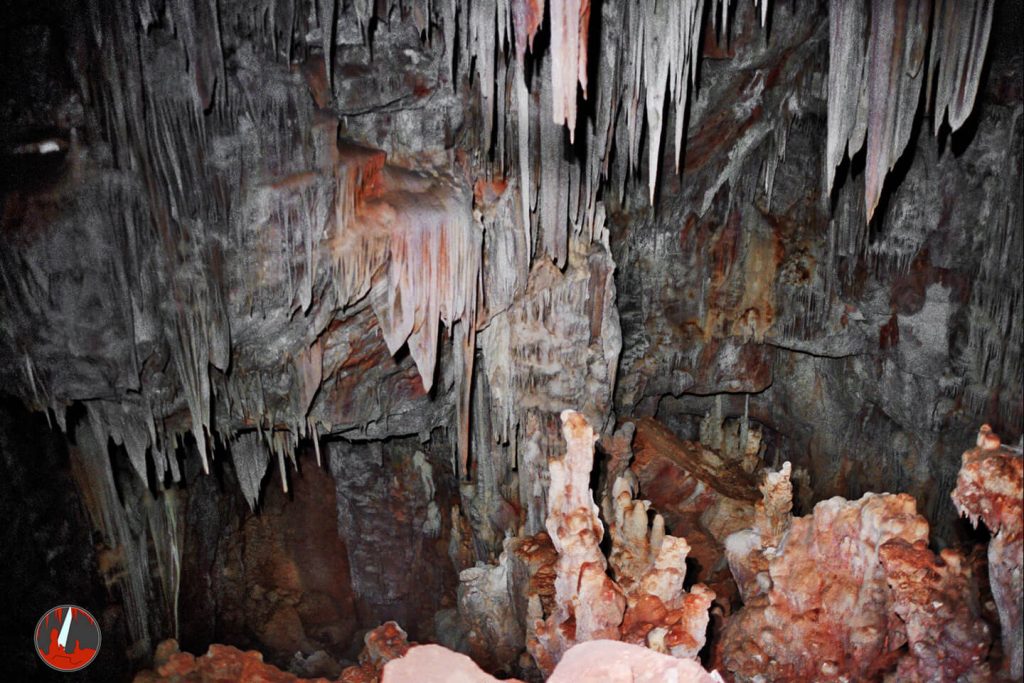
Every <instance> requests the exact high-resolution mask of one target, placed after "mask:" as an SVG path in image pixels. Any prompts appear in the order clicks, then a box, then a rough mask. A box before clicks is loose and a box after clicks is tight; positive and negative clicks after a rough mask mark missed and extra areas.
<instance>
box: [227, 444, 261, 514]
mask: <svg viewBox="0 0 1024 683" xmlns="http://www.w3.org/2000/svg"><path fill="white" fill-rule="evenodd" d="M228 448H229V449H230V451H231V460H232V462H233V463H234V465H235V475H236V476H237V477H238V484H239V486H240V487H241V489H242V495H243V496H245V501H246V502H247V503H249V507H250V508H252V509H253V510H254V511H255V509H256V504H257V503H258V502H259V498H260V483H261V482H262V481H263V475H264V474H265V473H266V471H267V465H268V464H269V462H270V453H269V452H268V450H267V446H266V444H265V443H264V442H263V440H262V439H261V438H260V435H259V433H258V432H256V431H250V432H243V433H241V434H239V435H238V436H236V437H235V438H234V439H233V440H232V441H231V442H230V444H229V446H228Z"/></svg>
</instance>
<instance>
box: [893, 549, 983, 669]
mask: <svg viewBox="0 0 1024 683" xmlns="http://www.w3.org/2000/svg"><path fill="white" fill-rule="evenodd" d="M879 560H880V561H881V563H882V566H883V567H885V580H886V582H887V583H888V584H889V587H890V588H891V589H892V599H893V610H894V611H895V612H896V614H897V615H898V616H899V617H900V619H901V620H902V621H903V627H904V629H905V630H906V634H907V645H908V646H909V647H908V654H906V655H905V656H903V657H901V658H900V660H899V664H898V665H897V669H896V672H895V676H896V680H899V681H986V680H990V679H991V672H990V671H989V667H988V663H987V662H986V661H985V659H986V657H987V656H988V651H989V647H990V646H991V644H992V636H991V633H990V631H989V627H988V624H986V623H985V620H984V619H983V618H982V614H981V606H980V604H979V602H978V595H977V593H978V589H977V585H976V584H975V581H976V578H975V577H974V576H973V574H972V572H971V567H970V565H969V563H968V562H967V561H966V559H965V558H964V557H963V556H962V555H960V554H959V553H958V552H956V551H955V550H952V549H949V548H947V549H945V550H943V551H942V554H941V559H939V558H936V557H935V555H934V553H932V551H931V550H929V549H928V545H927V544H926V543H925V542H924V541H917V542H916V543H914V544H913V545H911V544H909V543H907V542H906V541H904V540H901V539H894V540H891V541H886V542H885V543H884V544H882V546H881V548H879Z"/></svg>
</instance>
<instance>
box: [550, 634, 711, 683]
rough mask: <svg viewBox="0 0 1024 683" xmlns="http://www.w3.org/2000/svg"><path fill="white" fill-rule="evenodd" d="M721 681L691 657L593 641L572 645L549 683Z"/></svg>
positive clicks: (605, 641)
mask: <svg viewBox="0 0 1024 683" xmlns="http://www.w3.org/2000/svg"><path fill="white" fill-rule="evenodd" d="M580 681H601V683H663V682H664V681H674V682H675V683H722V677H721V676H719V675H718V674H717V673H708V672H707V671H705V670H704V667H702V666H701V665H700V664H698V663H697V662H695V661H693V660H692V659H676V658H675V657H672V656H670V655H664V654H660V653H658V652H655V651H654V650H650V649H648V648H646V647H641V646H640V645H630V644H629V643H623V642H620V641H617V640H592V641H590V642H587V643H580V644H579V645H577V646H575V647H573V648H571V649H570V650H569V651H568V652H566V653H565V656H563V657H562V661H561V662H560V663H559V664H558V666H557V667H556V668H555V670H554V672H553V673H552V674H551V677H550V678H549V679H548V683H580Z"/></svg>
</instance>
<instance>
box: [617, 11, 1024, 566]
mask: <svg viewBox="0 0 1024 683" xmlns="http://www.w3.org/2000/svg"><path fill="white" fill-rule="evenodd" d="M848 4H849V3H839V2H836V3H831V6H832V7H836V8H837V9H838V8H840V7H844V6H846V5H848ZM857 4H858V3H854V5H857ZM934 4H935V6H936V7H937V6H939V3H934ZM946 4H948V3H946ZM956 4H959V3H956ZM971 4H972V3H967V5H971ZM994 5H995V7H996V9H995V13H996V16H995V19H994V21H993V37H992V45H991V48H990V52H989V57H990V58H991V67H990V71H989V73H990V77H989V78H988V80H987V81H986V82H983V84H982V88H981V89H980V90H979V93H978V102H979V104H978V106H977V107H976V109H975V112H974V115H973V116H972V121H971V124H969V125H968V126H966V127H965V128H963V129H961V130H960V131H958V132H957V133H955V134H948V133H947V132H946V131H945V129H944V128H943V127H942V126H941V125H936V126H935V127H934V128H933V127H932V125H930V124H928V123H924V124H923V125H920V126H917V127H915V129H914V131H913V134H912V135H911V137H910V141H909V145H908V148H907V151H906V152H905V154H904V157H903V159H902V160H901V162H900V164H899V165H898V170H897V171H896V172H895V173H894V174H891V175H890V176H889V178H888V180H887V185H888V189H890V190H891V193H889V192H887V193H886V194H887V195H888V198H887V199H886V200H885V201H883V204H882V205H881V206H879V208H878V209H877V210H876V215H875V218H874V219H873V221H872V226H871V227H870V228H867V227H866V221H865V216H864V176H865V174H866V173H865V172H864V171H863V170H862V165H861V161H860V160H859V158H858V159H855V160H854V161H853V162H852V163H848V164H844V166H843V167H842V168H841V169H840V171H839V174H838V175H837V179H836V183H835V186H834V188H833V190H832V193H831V196H829V195H828V194H827V193H826V192H825V189H824V188H823V185H822V184H821V182H820V181H821V169H822V168H823V167H824V166H825V159H824V156H825V154H826V145H824V144H823V143H822V141H823V140H824V139H825V137H827V136H831V135H832V134H833V132H834V131H835V128H834V125H833V124H834V122H833V120H832V113H833V112H832V109H831V108H830V107H831V101H832V95H833V94H834V95H838V96H839V97H844V96H845V97H853V98H854V100H855V101H856V96H857V93H856V92H850V91H843V90H835V89H832V90H829V97H828V100H829V103H826V97H825V94H826V93H825V85H826V84H827V83H828V79H829V73H828V63H829V60H827V59H825V58H824V57H823V52H824V50H825V49H826V45H828V29H829V19H828V16H827V12H826V11H825V7H824V6H823V5H821V4H819V5H814V4H813V3H812V4H800V5H791V4H789V3H781V2H774V3H772V12H771V36H770V38H769V40H767V41H763V40H762V37H763V34H762V29H761V28H760V26H759V18H758V17H757V16H756V10H755V8H753V7H752V6H751V3H740V4H739V5H737V7H736V15H735V17H734V19H733V20H732V21H733V26H734V29H733V31H732V33H731V35H730V36H729V37H730V40H729V42H728V43H727V44H722V43H719V44H718V45H717V47H716V46H715V44H714V42H713V41H711V40H709V41H708V44H709V45H710V46H711V47H716V52H715V53H714V54H713V55H712V54H711V53H710V50H709V49H708V47H706V48H705V50H706V52H705V54H706V55H707V57H706V59H705V60H704V62H703V63H702V66H701V83H702V85H701V88H700V92H699V94H698V96H697V97H696V99H695V100H694V103H693V106H692V108H691V110H690V113H689V119H688V128H687V137H688V139H687V142H686V154H685V156H684V166H683V173H682V177H681V178H679V179H678V180H677V178H676V177H675V176H674V175H673V174H672V173H670V172H667V171H669V164H668V163H665V165H664V168H663V173H662V175H661V176H660V177H661V178H662V179H663V181H664V183H665V184H664V185H663V186H662V191H661V192H660V193H659V195H658V196H657V198H656V210H655V211H653V212H649V211H647V210H646V209H645V205H646V198H645V197H644V193H645V190H646V188H644V187H639V188H636V189H635V190H634V192H633V194H632V195H631V199H630V200H627V201H625V202H623V205H622V206H621V207H617V206H616V207H612V209H611V210H610V211H609V229H610V232H611V246H612V253H613V256H614V257H615V262H616V264H617V267H616V285H617V296H618V301H619V311H620V317H621V324H622V335H623V354H622V364H621V367H620V372H619V378H618V384H617V393H616V408H617V411H618V413H619V414H620V415H635V416H656V417H658V418H659V419H660V420H661V421H662V422H663V423H665V424H666V425H668V426H669V427H670V428H671V429H672V430H673V431H674V432H676V433H677V434H679V435H680V436H682V437H684V438H686V439H691V440H696V439H697V428H698V424H699V422H700V421H701V420H702V419H703V417H704V416H705V415H706V414H708V413H709V412H711V411H713V410H714V406H715V403H716V402H717V401H718V400H719V397H721V400H722V401H723V403H724V414H725V416H727V417H731V418H736V417H739V416H741V415H743V414H744V408H745V406H747V409H748V410H747V412H748V414H749V417H750V419H751V420H752V421H753V422H755V423H757V424H760V425H762V426H763V427H764V429H765V444H766V449H767V450H766V459H767V460H768V461H769V464H771V465H772V466H773V467H776V468H777V467H778V466H779V465H780V464H781V463H782V462H783V461H786V460H789V461H791V462H792V463H793V468H794V474H795V473H796V472H797V471H798V470H801V471H806V472H807V473H808V474H809V478H808V481H807V484H809V486H807V487H801V490H800V491H799V492H798V500H797V503H798V509H799V511H800V512H801V513H807V512H809V511H810V509H811V507H812V506H813V504H814V503H815V502H817V501H820V500H823V499H827V498H829V497H832V496H835V495H840V496H843V497H845V498H849V499H855V498H859V497H860V496H861V495H863V493H865V492H867V491H876V492H881V491H906V492H908V493H910V494H911V495H914V496H915V498H917V499H918V500H919V501H920V509H921V511H922V514H924V515H925V516H926V517H927V518H928V520H929V522H930V523H931V525H932V529H933V537H934V538H935V540H936V542H937V543H939V544H940V545H942V546H945V545H949V544H952V543H955V542H957V541H958V540H961V539H962V538H966V537H968V536H969V534H965V533H963V526H962V525H961V524H959V523H958V522H957V515H956V512H955V510H954V509H953V506H952V505H951V504H950V502H949V499H948V497H947V495H946V494H947V492H948V491H949V490H950V489H951V488H952V487H953V483H954V481H955V479H956V475H957V468H958V464H959V455H960V452H961V451H962V447H961V444H962V443H964V442H966V441H967V440H968V439H973V435H974V431H975V430H976V427H977V425H978V424H979V423H980V422H989V423H990V424H992V425H993V427H994V428H995V429H997V430H998V431H1000V433H1002V434H1003V436H1004V437H1005V438H1006V440H1007V441H1008V442H1011V443H1012V442H1016V440H1017V439H1018V437H1019V436H1020V434H1021V429H1022V426H1024V415H1022V412H1021V411H1022V406H1024V401H1022V391H1024V381H1022V371H1021V358H1022V356H1021V351H1020V349H1021V340H1022V339H1024V337H1022V334H1024V329H1022V327H1021V324H1020V321H1021V320H1024V314H1022V311H1021V309H1020V305H1021V304H1020V303H1019V302H1021V301H1024V298H1022V297H1021V294H1020V292H1021V291H1022V287H1024V284H1022V283H1024V276H1022V275H1021V270H1020V269H1019V268H1015V267H1012V266H1010V260H1012V259H1011V257H1010V256H1009V254H1011V253H1012V254H1013V255H1014V257H1017V256H1019V254H1020V253H1021V251H1022V250H1024V227H1022V226H1024V220H1022V218H1021V216H1022V213H1021V202H1022V197H1021V194H1020V191H1019V188H1020V183H1021V173H1022V171H1021V169H1022V168H1024V165H1022V158H1021V156H1020V155H1021V150H1022V149H1024V145H1022V137H1021V136H1022V132H1024V118H1022V116H1021V111H1022V108H1021V101H1022V98H1021V89H1020V74H1021V61H1020V55H1019V50H1018V49H1017V48H1016V44H1017V43H1019V39H1017V38H1013V39H1011V38H1010V36H1011V35H1013V31H1014V30H1016V29H1013V28H1011V27H1012V26H1013V25H1015V24H1014V22H1015V20H1013V19H1012V18H1011V17H1009V16H1007V15H1006V13H1012V12H1014V11H1015V10H1011V8H1010V6H1008V5H1003V6H1000V3H994ZM1001 13H1003V14H1002V15H1001ZM1016 25H1018V26H1019V23H1018V24H1016ZM854 34H855V31H854V29H853V28H850V29H849V30H848V31H847V32H845V33H844V35H854ZM1011 45H1012V47H1011ZM851 49H856V48H855V47H851ZM829 52H830V53H831V54H834V53H832V48H831V47H829ZM892 101H895V98H892ZM939 124H941V121H939ZM936 137H937V138H938V140H936ZM1008 150H1012V152H1010V153H1009V154H1007V151H1008ZM1011 311H1012V312H1011ZM993 330H998V332H995V333H993ZM837 435H842V436H841V438H839V437H837ZM645 495H647V494H645ZM805 496H806V497H805Z"/></svg>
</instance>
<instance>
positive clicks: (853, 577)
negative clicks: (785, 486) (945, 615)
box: [715, 493, 928, 681]
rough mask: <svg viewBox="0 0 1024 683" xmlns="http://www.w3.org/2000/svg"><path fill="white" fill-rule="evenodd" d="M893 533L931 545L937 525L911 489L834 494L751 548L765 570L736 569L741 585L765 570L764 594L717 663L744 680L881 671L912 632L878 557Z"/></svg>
mask: <svg viewBox="0 0 1024 683" xmlns="http://www.w3.org/2000/svg"><path fill="white" fill-rule="evenodd" d="M765 507H766V508H767V507H770V506H768V505H766V506H765ZM735 539H736V537H733V538H730V540H729V544H730V545H731V544H733V543H736V542H737V541H736V540H735ZM890 540H899V541H902V542H905V543H908V544H911V545H913V544H914V543H917V542H919V541H920V542H924V543H927V540H928V523H927V521H925V519H924V518H923V517H922V516H920V515H919V514H917V507H916V504H915V502H914V499H913V498H911V497H910V496H907V495H903V494H898V495H892V494H883V495H875V494H870V493H869V494H866V495H865V496H864V497H863V498H861V499H860V500H857V501H846V500H843V499H842V498H832V499H829V500H826V501H822V502H821V503H818V504H817V505H816V506H815V507H814V512H813V514H811V515H807V516H804V517H797V518H794V519H792V522H791V524H790V528H789V531H788V533H787V534H786V535H785V536H784V537H783V540H782V543H781V544H780V545H779V546H778V547H775V546H761V548H760V553H752V556H753V557H755V558H762V559H760V562H761V563H766V564H767V567H766V569H760V568H759V567H756V566H755V567H752V568H750V567H748V568H746V569H745V571H744V572H743V574H741V575H739V576H737V583H739V584H740V585H741V586H743V585H745V584H747V583H748V582H749V580H745V579H744V578H743V577H744V576H754V577H757V578H756V582H757V583H758V584H759V586H758V587H759V589H760V591H761V593H760V594H753V595H751V596H750V598H749V601H748V602H747V604H746V605H745V606H744V607H743V609H741V610H740V611H739V612H737V613H736V614H735V615H733V617H732V618H731V619H730V620H729V621H728V622H727V624H726V627H725V630H724V632H723V634H722V639H721V642H720V643H719V645H718V649H717V651H716V659H715V661H716V662H720V665H721V667H722V668H723V669H724V670H725V671H728V672H729V674H730V675H731V676H733V677H734V678H735V680H738V681H753V680H780V681H786V680H838V679H840V678H841V677H844V676H845V677H849V678H853V679H866V678H871V677H873V676H878V675H880V674H881V673H882V672H884V671H885V670H887V669H888V668H890V667H891V665H892V663H893V660H894V659H895V658H896V657H897V656H898V649H899V647H901V646H902V645H903V644H904V643H905V642H906V639H907V634H906V630H905V627H904V626H902V625H901V624H900V623H899V621H898V619H897V617H896V614H895V613H894V609H893V602H894V598H893V596H892V593H891V592H890V589H889V586H888V584H887V581H886V572H885V568H884V567H883V565H882V564H881V563H880V562H879V548H880V547H881V546H883V544H885V543H886V542H887V541H890ZM735 559H736V556H734V555H730V563H733V562H734V560H735ZM758 569H760V571H758ZM745 593H748V594H752V593H754V591H751V590H749V589H747V590H745ZM794 643H799V644H800V646H798V647H792V645H793V644H794Z"/></svg>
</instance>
